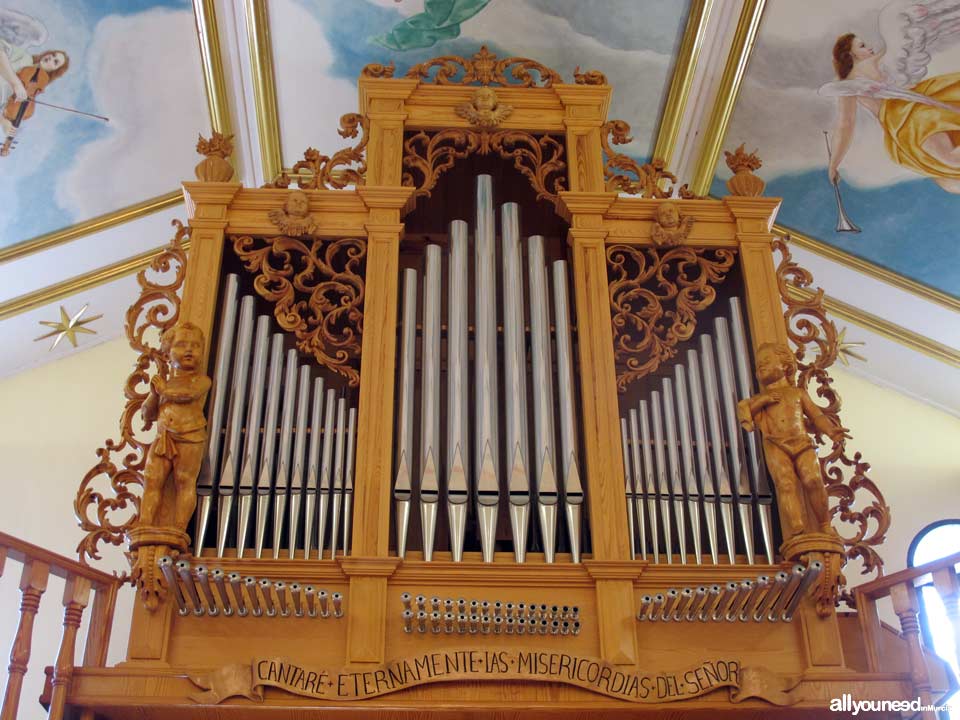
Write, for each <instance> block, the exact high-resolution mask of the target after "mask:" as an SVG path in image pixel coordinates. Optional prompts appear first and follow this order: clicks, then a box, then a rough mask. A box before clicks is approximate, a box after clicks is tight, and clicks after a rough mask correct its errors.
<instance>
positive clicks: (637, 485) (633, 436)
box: [630, 409, 659, 562]
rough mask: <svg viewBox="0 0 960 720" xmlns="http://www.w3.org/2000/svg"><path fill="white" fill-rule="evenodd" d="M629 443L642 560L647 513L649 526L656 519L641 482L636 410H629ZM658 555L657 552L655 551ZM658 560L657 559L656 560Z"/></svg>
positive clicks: (645, 540)
mask: <svg viewBox="0 0 960 720" xmlns="http://www.w3.org/2000/svg"><path fill="white" fill-rule="evenodd" d="M630 441H631V442H630V444H631V446H632V447H633V452H632V453H631V463H632V467H633V483H634V484H633V487H634V496H633V497H634V508H635V509H636V511H637V532H638V533H639V535H640V557H641V558H642V559H643V560H646V559H647V523H646V520H645V518H646V516H647V515H649V516H650V518H651V526H652V527H654V528H655V527H656V519H655V518H654V513H655V512H656V511H655V509H654V508H653V506H652V505H651V504H650V496H649V495H648V494H647V491H646V488H645V487H644V482H643V467H642V460H641V457H640V454H641V451H642V449H641V447H640V435H639V430H638V422H637V411H636V410H633V409H631V410H630ZM653 535H654V541H653V542H654V546H655V547H659V546H657V545H656V542H657V541H656V531H654V533H653ZM657 555H658V556H659V552H657ZM658 562H659V561H658Z"/></svg>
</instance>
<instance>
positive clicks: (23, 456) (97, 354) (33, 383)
mask: <svg viewBox="0 0 960 720" xmlns="http://www.w3.org/2000/svg"><path fill="white" fill-rule="evenodd" d="M134 360H135V355H134V354H133V352H132V351H131V350H130V349H129V348H128V346H127V345H126V341H125V340H115V341H112V342H109V343H105V344H103V345H99V346H96V347H93V348H91V349H90V350H87V351H85V352H81V353H76V354H73V355H71V356H69V357H67V358H65V359H63V360H61V361H58V362H54V363H50V364H47V365H44V366H42V367H40V368H37V369H35V370H31V371H28V372H23V373H20V374H18V375H15V376H13V377H10V378H7V379H4V380H0V408H2V413H0V471H2V474H0V477H2V478H3V483H4V484H5V486H6V488H7V490H6V497H7V498H8V501H7V502H0V528H2V529H3V530H4V531H5V532H8V533H10V534H12V535H15V536H17V537H20V538H23V539H25V540H28V541H30V542H32V543H35V544H37V545H41V546H43V547H45V548H47V549H49V550H53V551H55V552H58V553H61V554H63V555H66V556H68V557H76V553H75V547H76V545H77V542H78V541H79V540H80V537H81V533H80V531H79V529H78V528H77V525H76V521H75V518H74V516H73V498H74V495H75V493H76V489H77V486H78V485H79V483H80V480H81V479H82V477H83V475H84V474H85V473H86V471H87V470H88V469H89V468H90V467H91V466H92V465H93V463H94V462H95V461H96V457H95V455H94V450H95V449H96V448H98V447H100V446H101V445H102V443H103V440H104V439H105V438H106V437H114V438H116V437H117V427H118V426H117V420H118V418H119V416H120V411H121V409H122V408H123V394H122V386H123V382H124V380H125V378H126V376H127V374H128V373H129V371H130V370H131V369H132V367H133V363H134ZM834 376H835V379H836V384H835V386H836V387H837V389H838V390H839V392H840V394H841V396H842V397H843V400H844V412H843V418H844V423H845V424H846V425H847V426H848V427H849V428H850V429H851V431H852V434H853V436H854V439H853V440H852V441H851V443H850V446H851V448H854V449H857V450H860V451H861V452H862V453H863V456H864V459H866V460H867V461H869V462H870V463H871V465H872V466H873V470H872V471H871V473H870V476H871V477H872V478H873V480H874V482H876V483H877V484H878V485H879V486H880V487H881V489H882V490H883V492H884V495H885V496H886V499H887V502H888V503H889V504H890V506H891V507H892V510H893V524H892V526H891V529H890V533H889V535H888V539H887V542H886V544H885V545H884V546H883V548H882V549H881V553H882V554H883V556H884V558H885V559H886V561H887V569H888V571H895V570H899V569H901V568H903V567H905V564H906V553H907V547H908V545H909V544H910V540H911V539H912V538H913V536H914V535H915V534H916V533H917V532H918V531H919V530H920V529H921V528H923V527H924V526H925V525H927V524H928V523H930V522H932V521H934V520H937V519H940V518H944V517H960V459H958V458H960V452H958V450H957V448H958V447H960V419H957V418H955V417H953V416H950V415H948V414H946V413H943V412H941V411H939V410H935V409H933V408H931V407H929V406H927V405H924V404H922V403H919V402H917V401H916V400H912V399H910V398H907V397H905V396H903V395H900V394H898V393H896V392H894V391H892V390H888V389H885V388H880V387H878V386H876V385H873V384H871V383H869V382H867V381H865V380H863V379H861V378H858V377H856V376H854V375H852V374H850V373H848V372H843V371H842V370H836V371H835V372H834ZM101 567H102V568H103V569H106V570H114V569H116V570H123V569H126V564H125V561H124V560H123V558H122V557H121V556H120V555H119V553H118V552H116V551H114V552H113V554H112V555H111V556H110V559H109V562H107V563H105V564H103V565H102V566H101ZM19 573H20V567H19V564H18V563H13V562H10V563H8V567H7V571H6V575H5V577H4V578H3V580H2V581H0V652H3V653H6V648H9V647H10V643H11V641H12V639H13V634H14V631H15V628H16V618H17V607H18V603H19V593H18V591H17V589H16V585H17V581H18V578H19ZM850 580H851V581H852V582H858V581H859V578H858V577H857V576H855V575H853V574H851V575H850ZM61 591H62V584H61V583H59V582H54V581H51V584H50V589H49V590H48V592H47V595H46V597H45V599H44V604H43V605H42V606H41V614H40V618H39V620H38V623H37V634H36V639H35V642H34V653H33V661H32V663H31V665H32V670H31V672H30V673H29V674H28V679H27V684H26V686H25V689H24V694H23V703H22V706H23V708H24V712H23V713H22V715H21V717H22V718H24V719H25V720H33V719H34V718H38V719H39V718H41V717H43V713H42V712H41V710H40V708H39V706H38V705H37V704H36V698H37V696H38V695H39V693H40V689H41V687H42V668H43V666H45V665H49V664H51V663H52V661H53V659H54V657H55V655H56V648H57V644H58V642H59V634H60V625H61V610H60V593H61ZM132 600H133V593H132V591H131V590H130V589H129V588H125V589H124V591H123V593H122V594H121V600H120V608H119V610H118V614H117V618H118V619H117V625H116V626H115V628H114V636H113V637H114V643H113V645H112V647H111V660H110V661H111V663H113V662H117V661H119V660H122V659H123V657H124V654H125V652H126V636H127V632H128V628H127V621H128V618H129V612H130V611H129V608H130V606H131V603H132ZM81 640H82V638H81ZM0 662H2V661H0Z"/></svg>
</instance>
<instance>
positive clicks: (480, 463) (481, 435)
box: [474, 175, 500, 562]
mask: <svg viewBox="0 0 960 720" xmlns="http://www.w3.org/2000/svg"><path fill="white" fill-rule="evenodd" d="M494 232H495V229H494V216H493V185H492V180H491V178H490V176H489V175H478V176H477V225H476V230H475V233H476V234H475V240H474V256H475V272H476V282H475V292H476V300H475V313H476V317H475V321H474V325H475V327H476V334H475V338H474V348H475V350H474V357H475V367H474V378H475V380H474V388H475V392H476V399H475V407H476V427H475V428H474V433H475V435H476V438H477V444H476V452H475V454H474V457H475V458H476V460H475V468H476V473H477V480H476V486H477V516H478V519H479V522H480V544H481V548H482V551H483V560H484V562H493V551H494V542H495V539H496V526H497V508H498V505H499V502H500V483H499V477H500V473H499V471H498V465H497V458H498V455H499V453H498V444H499V433H498V428H497V316H496V303H495V302H492V300H493V298H495V297H496V296H497V279H496V273H495V267H496V261H495V255H496V238H495V236H494Z"/></svg>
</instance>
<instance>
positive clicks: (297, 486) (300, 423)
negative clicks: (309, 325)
mask: <svg viewBox="0 0 960 720" xmlns="http://www.w3.org/2000/svg"><path fill="white" fill-rule="evenodd" d="M309 407H310V366H309V365H301V366H300V384H299V387H298V389H297V437H296V440H295V442H294V449H293V462H292V463H291V465H292V467H293V473H292V475H291V477H290V521H289V524H288V525H287V556H288V557H289V558H290V559H291V560H293V557H294V554H295V553H296V550H297V533H298V532H299V530H300V500H301V497H302V495H303V481H304V479H305V477H304V476H305V474H306V472H305V469H306V454H307V417H309V414H310V410H309Z"/></svg>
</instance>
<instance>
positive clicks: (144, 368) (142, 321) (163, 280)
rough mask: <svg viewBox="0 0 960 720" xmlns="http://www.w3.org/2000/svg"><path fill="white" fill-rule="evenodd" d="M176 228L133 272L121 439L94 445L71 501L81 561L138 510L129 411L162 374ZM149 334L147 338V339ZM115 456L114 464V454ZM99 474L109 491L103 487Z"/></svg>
mask: <svg viewBox="0 0 960 720" xmlns="http://www.w3.org/2000/svg"><path fill="white" fill-rule="evenodd" d="M173 224H174V226H175V227H176V233H175V235H174V237H173V240H172V241H171V242H170V245H169V246H168V247H167V248H165V249H164V250H163V252H161V253H160V254H159V255H157V257H155V258H154V259H153V261H152V262H151V263H150V266H149V268H147V269H144V270H141V271H140V272H139V273H138V274H137V283H139V285H140V297H139V298H138V299H137V301H136V302H135V303H134V304H133V305H131V306H130V309H129V310H127V315H126V321H125V329H126V334H127V339H128V340H129V342H130V347H132V348H133V349H134V350H135V351H137V352H138V353H140V355H139V357H138V358H137V363H136V366H135V367H134V370H133V372H131V373H130V375H128V376H127V380H126V383H125V384H124V386H123V394H124V397H125V398H126V400H127V402H126V404H125V405H124V408H123V413H122V414H121V415H120V441H119V442H117V441H115V440H111V439H108V440H106V441H105V442H104V445H103V447H101V448H99V449H98V450H97V457H98V458H99V462H98V463H97V464H96V465H94V466H93V467H92V468H90V470H89V471H88V472H87V474H86V475H84V477H83V481H82V482H81V483H80V487H79V489H78V490H77V496H76V498H75V499H74V502H73V509H74V512H75V513H76V516H77V519H78V522H79V524H80V528H81V529H82V530H83V531H84V533H85V534H84V537H83V539H82V540H81V541H80V544H79V545H77V553H78V555H79V556H80V562H83V563H87V562H88V561H89V560H99V559H100V552H99V548H100V545H101V543H109V544H111V545H120V544H122V543H123V541H124V535H125V533H126V532H127V531H129V530H130V529H131V528H132V527H133V526H134V524H135V523H136V521H137V519H138V517H139V514H140V495H139V490H138V488H140V487H142V486H143V467H144V464H145V462H146V457H147V448H148V446H149V442H144V441H142V440H140V439H138V438H137V434H136V432H135V431H134V417H135V416H136V414H137V412H138V411H139V410H140V407H141V406H142V405H143V402H144V400H146V398H147V395H148V393H149V382H150V376H151V375H154V374H155V375H161V376H162V377H166V376H167V362H166V360H165V359H164V356H163V353H161V351H160V334H161V333H162V332H163V331H164V330H166V329H167V328H169V327H172V326H173V325H174V324H175V323H176V322H177V317H178V316H179V314H180V297H179V296H178V294H177V293H178V292H179V291H180V288H181V287H182V285H183V279H184V274H185V272H186V265H187V256H186V249H185V248H186V245H187V242H188V237H189V233H190V230H189V228H187V227H186V226H184V225H183V223H181V222H180V221H179V220H174V221H173ZM148 338H149V339H148ZM117 458H119V460H120V465H119V466H118V465H117V463H116V462H115V460H116V459H117ZM104 480H106V481H107V482H108V483H109V491H110V494H107V493H106V492H105V491H104V490H103V486H104Z"/></svg>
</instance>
